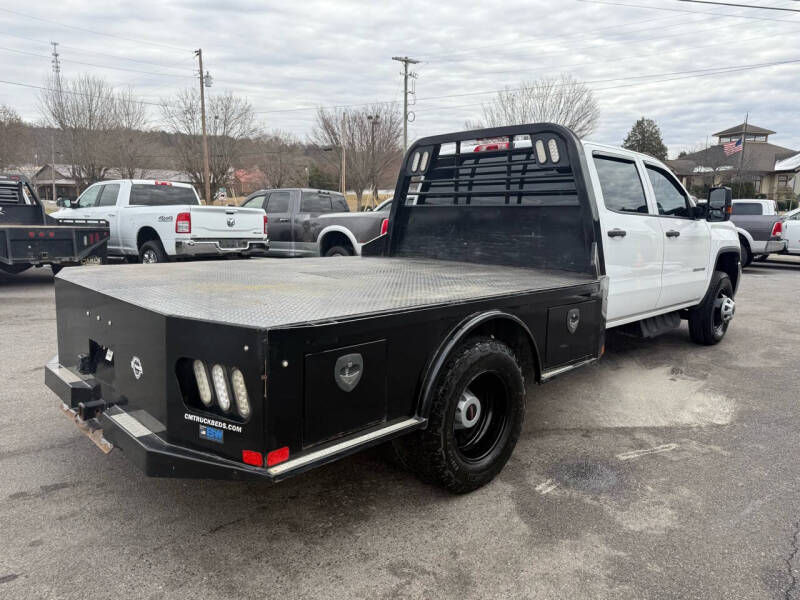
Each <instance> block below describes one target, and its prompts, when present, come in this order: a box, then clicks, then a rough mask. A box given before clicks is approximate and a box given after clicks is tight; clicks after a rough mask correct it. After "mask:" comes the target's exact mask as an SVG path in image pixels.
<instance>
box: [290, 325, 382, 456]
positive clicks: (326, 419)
mask: <svg viewBox="0 0 800 600" xmlns="http://www.w3.org/2000/svg"><path fill="white" fill-rule="evenodd" d="M386 348H387V344H386V340H377V341H373V342H368V343H364V344H358V345H355V346H345V347H341V348H335V349H332V350H326V351H323V352H318V353H314V354H306V356H305V392H304V395H305V398H304V414H303V446H304V447H308V446H312V445H314V444H318V443H320V442H324V441H327V440H330V439H333V438H336V437H340V436H342V435H345V434H347V433H351V432H353V431H358V430H360V429H364V428H365V427H368V426H370V425H374V424H376V423H380V422H381V421H383V420H385V419H386Z"/></svg>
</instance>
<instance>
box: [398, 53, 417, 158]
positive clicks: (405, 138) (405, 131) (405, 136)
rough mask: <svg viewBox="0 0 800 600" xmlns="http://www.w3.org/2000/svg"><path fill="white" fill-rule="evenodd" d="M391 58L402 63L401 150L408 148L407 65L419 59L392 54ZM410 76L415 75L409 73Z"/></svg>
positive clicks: (414, 63)
mask: <svg viewBox="0 0 800 600" xmlns="http://www.w3.org/2000/svg"><path fill="white" fill-rule="evenodd" d="M392 60H396V61H398V62H401V63H403V152H405V151H406V148H408V77H409V73H408V65H416V64H417V63H419V62H420V61H418V60H414V59H413V58H409V57H407V56H393V57H392ZM411 76H412V78H415V77H416V75H415V74H414V73H411Z"/></svg>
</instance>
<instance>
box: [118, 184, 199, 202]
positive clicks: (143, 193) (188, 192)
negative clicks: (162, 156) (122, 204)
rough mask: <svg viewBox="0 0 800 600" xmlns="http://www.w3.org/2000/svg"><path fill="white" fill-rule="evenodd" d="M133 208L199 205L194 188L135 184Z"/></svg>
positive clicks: (132, 199)
mask: <svg viewBox="0 0 800 600" xmlns="http://www.w3.org/2000/svg"><path fill="white" fill-rule="evenodd" d="M130 204H131V205H132V206H172V205H175V204H192V205H199V204H200V200H199V199H198V198H197V194H195V192H194V188H191V187H182V186H180V187H179V186H175V185H165V184H153V183H134V184H133V187H132V188H131V200H130Z"/></svg>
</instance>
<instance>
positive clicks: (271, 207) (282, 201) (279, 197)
mask: <svg viewBox="0 0 800 600" xmlns="http://www.w3.org/2000/svg"><path fill="white" fill-rule="evenodd" d="M291 201H292V193H291V192H272V193H271V194H270V195H269V201H268V202H267V207H266V208H265V209H264V210H266V211H267V212H268V213H288V212H290V210H289V207H290V206H291Z"/></svg>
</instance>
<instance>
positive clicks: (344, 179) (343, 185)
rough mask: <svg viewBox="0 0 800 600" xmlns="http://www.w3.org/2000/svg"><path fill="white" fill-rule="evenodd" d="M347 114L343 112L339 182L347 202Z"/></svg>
mask: <svg viewBox="0 0 800 600" xmlns="http://www.w3.org/2000/svg"><path fill="white" fill-rule="evenodd" d="M345 115H346V113H342V139H341V140H340V141H341V142H342V180H341V181H340V182H339V183H340V184H341V188H342V196H344V199H345V202H346V201H347V175H346V173H345V170H346V169H347V158H346V156H345V153H346V152H347V151H346V150H345V146H346V143H345V138H346V137H347V132H346V130H345V127H346V126H347V121H346V119H345Z"/></svg>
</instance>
